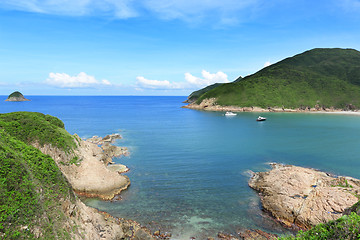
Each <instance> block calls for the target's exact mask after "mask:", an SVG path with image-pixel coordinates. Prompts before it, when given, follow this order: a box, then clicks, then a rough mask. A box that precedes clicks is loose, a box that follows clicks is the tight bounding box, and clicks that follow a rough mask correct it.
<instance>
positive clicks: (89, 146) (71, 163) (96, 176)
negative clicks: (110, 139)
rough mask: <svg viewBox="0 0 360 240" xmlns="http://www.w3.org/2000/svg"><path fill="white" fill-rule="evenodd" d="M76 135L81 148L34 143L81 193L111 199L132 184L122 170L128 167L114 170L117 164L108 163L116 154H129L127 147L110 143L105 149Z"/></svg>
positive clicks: (78, 145) (76, 190) (78, 146)
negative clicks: (109, 166) (110, 165)
mask: <svg viewBox="0 0 360 240" xmlns="http://www.w3.org/2000/svg"><path fill="white" fill-rule="evenodd" d="M75 139H76V140H75V141H76V144H77V148H76V149H75V150H74V151H73V152H70V153H66V152H64V151H62V150H59V149H58V148H56V147H53V146H51V145H48V144H46V145H44V146H40V145H39V144H37V143H34V144H33V146H35V147H36V148H38V149H40V151H42V152H43V153H44V154H47V155H50V156H51V157H52V158H53V159H54V160H55V162H56V163H57V165H58V167H59V168H60V170H61V171H62V173H63V174H64V175H65V176H66V178H67V179H68V181H69V182H70V184H71V186H72V187H73V189H74V191H75V192H76V193H77V194H78V195H83V196H87V197H98V198H101V199H103V200H111V199H112V198H114V196H115V195H117V194H119V193H120V192H121V191H123V190H125V189H127V188H128V186H129V185H130V180H129V178H128V177H127V176H125V175H121V174H120V172H124V171H126V170H119V171H116V168H115V171H114V168H111V169H108V167H107V164H108V163H109V162H112V160H111V159H112V157H114V156H120V155H121V154H127V149H123V148H120V147H116V146H110V145H109V146H108V147H106V148H105V149H104V148H102V147H100V146H98V145H97V144H95V143H92V142H89V141H84V140H82V139H80V138H79V137H78V136H77V135H75ZM119 169H124V168H119Z"/></svg>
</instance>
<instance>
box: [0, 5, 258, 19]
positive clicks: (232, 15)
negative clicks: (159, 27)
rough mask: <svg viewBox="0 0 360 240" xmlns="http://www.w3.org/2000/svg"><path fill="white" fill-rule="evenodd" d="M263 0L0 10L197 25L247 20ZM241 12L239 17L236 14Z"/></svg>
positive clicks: (13, 6) (37, 6)
mask: <svg viewBox="0 0 360 240" xmlns="http://www.w3.org/2000/svg"><path fill="white" fill-rule="evenodd" d="M263 1H264V0H222V1H219V0H196V1H194V0H137V1H134V0H1V1H0V8H3V9H11V10H20V11H28V12H37V13H44V14H56V15H68V16H89V15H96V16H104V15H106V16H111V17H115V18H131V17H136V16H139V15H143V14H151V15H156V16H157V17H158V18H161V19H181V20H185V21H193V22H194V21H199V20H202V19H204V18H205V17H215V18H217V19H219V20H215V21H217V22H220V23H229V21H230V22H231V23H233V22H234V21H236V19H238V18H239V17H240V15H242V17H243V18H247V16H248V15H249V13H250V12H251V9H256V8H258V6H259V5H260V4H259V3H260V2H263ZM240 11H241V13H242V14H239V12H240Z"/></svg>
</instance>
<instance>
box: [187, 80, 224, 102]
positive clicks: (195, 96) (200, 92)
mask: <svg viewBox="0 0 360 240" xmlns="http://www.w3.org/2000/svg"><path fill="white" fill-rule="evenodd" d="M220 85H222V83H214V84H212V85H209V86H207V87H204V88H202V89H200V90H197V91H194V92H192V93H191V94H190V95H189V97H188V98H187V100H186V101H185V103H192V102H195V101H196V100H197V99H198V98H199V97H200V96H201V95H203V94H204V93H206V92H208V91H210V90H212V89H214V88H216V87H218V86H220Z"/></svg>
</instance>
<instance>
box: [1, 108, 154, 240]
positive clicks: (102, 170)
mask: <svg viewBox="0 0 360 240" xmlns="http://www.w3.org/2000/svg"><path fill="white" fill-rule="evenodd" d="M92 144H93V143H90V142H86V141H83V140H81V139H79V138H78V137H77V136H71V135H70V134H69V133H68V132H66V130H65V129H64V124H63V122H62V121H60V120H59V119H57V118H55V117H52V116H49V115H44V114H41V113H30V112H16V113H7V114H0V159H1V164H0V185H1V186H0V204H1V206H0V209H1V212H0V238H2V239H33V238H40V239H129V238H131V239H153V237H152V236H151V234H150V233H149V232H148V230H146V229H145V228H143V227H141V226H140V224H138V223H136V222H134V221H131V220H125V219H118V218H114V217H112V216H110V215H109V214H107V213H103V212H99V211H98V210H96V209H93V208H90V207H87V206H85V205H84V204H83V203H82V202H81V201H80V200H79V198H78V197H77V195H76V194H75V193H74V190H75V191H76V192H79V193H80V194H85V195H91V196H98V197H103V198H106V199H111V198H112V197H113V196H114V195H115V194H117V193H119V188H121V189H123V188H126V187H127V186H128V184H129V180H128V178H127V177H125V176H122V175H120V174H119V173H118V172H114V171H110V170H108V169H107V163H106V162H104V159H105V157H108V155H106V154H105V153H106V152H107V151H105V150H104V149H100V147H99V146H97V145H96V144H93V145H92ZM34 146H36V147H37V148H39V149H40V150H42V151H43V152H41V151H40V150H39V149H37V148H35V147H34ZM122 150H123V149H122ZM121 153H123V152H121ZM104 154H105V155H104ZM54 158H55V159H56V160H54ZM102 174H103V175H102ZM89 178H91V179H89ZM107 182H108V183H107ZM93 184H94V185H95V186H91V185H93ZM101 186H103V187H101Z"/></svg>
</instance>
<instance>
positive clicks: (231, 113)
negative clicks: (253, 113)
mask: <svg viewBox="0 0 360 240" xmlns="http://www.w3.org/2000/svg"><path fill="white" fill-rule="evenodd" d="M225 116H236V113H233V112H226V113H225Z"/></svg>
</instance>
